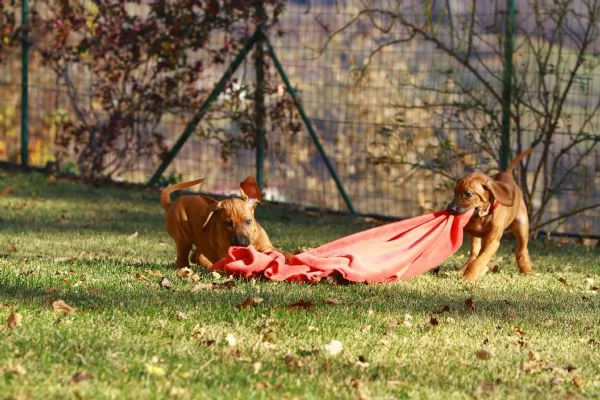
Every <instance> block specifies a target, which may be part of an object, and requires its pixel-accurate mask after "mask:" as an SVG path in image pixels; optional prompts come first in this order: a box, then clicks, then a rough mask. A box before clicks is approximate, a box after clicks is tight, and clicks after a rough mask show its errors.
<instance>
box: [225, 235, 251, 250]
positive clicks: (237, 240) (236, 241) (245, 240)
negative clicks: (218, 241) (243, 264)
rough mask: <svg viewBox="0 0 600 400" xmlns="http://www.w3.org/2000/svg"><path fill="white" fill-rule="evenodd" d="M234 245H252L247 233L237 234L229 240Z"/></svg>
mask: <svg viewBox="0 0 600 400" xmlns="http://www.w3.org/2000/svg"><path fill="white" fill-rule="evenodd" d="M229 241H230V243H231V245H232V246H239V247H248V246H250V238H249V237H248V236H246V235H242V234H239V233H238V234H235V235H233V236H232V237H231V239H230V240H229Z"/></svg>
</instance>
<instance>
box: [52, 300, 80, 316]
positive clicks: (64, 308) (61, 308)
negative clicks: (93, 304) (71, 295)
mask: <svg viewBox="0 0 600 400" xmlns="http://www.w3.org/2000/svg"><path fill="white" fill-rule="evenodd" d="M52 308H53V309H54V311H57V312H62V313H64V314H72V313H74V312H75V310H76V308H75V307H72V306H70V305H68V304H67V303H65V302H64V301H63V300H55V301H53V302H52Z"/></svg>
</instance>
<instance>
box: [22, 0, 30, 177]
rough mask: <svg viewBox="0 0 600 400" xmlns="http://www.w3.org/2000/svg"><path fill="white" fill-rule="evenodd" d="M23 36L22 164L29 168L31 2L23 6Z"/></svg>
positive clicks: (25, 2) (26, 1)
mask: <svg viewBox="0 0 600 400" xmlns="http://www.w3.org/2000/svg"><path fill="white" fill-rule="evenodd" d="M21 19H22V26H23V35H22V37H21V164H22V165H23V167H25V168H28V167H29V152H28V147H29V135H28V132H29V127H28V125H29V121H28V119H29V118H28V117H29V113H28V111H29V1H28V0H23V4H22V6H21Z"/></svg>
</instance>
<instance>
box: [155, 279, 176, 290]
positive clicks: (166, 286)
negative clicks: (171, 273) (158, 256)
mask: <svg viewBox="0 0 600 400" xmlns="http://www.w3.org/2000/svg"><path fill="white" fill-rule="evenodd" d="M158 286H160V287H161V288H163V289H171V288H172V287H173V284H172V283H171V281H170V280H169V279H167V277H165V276H163V277H162V278H160V281H158Z"/></svg>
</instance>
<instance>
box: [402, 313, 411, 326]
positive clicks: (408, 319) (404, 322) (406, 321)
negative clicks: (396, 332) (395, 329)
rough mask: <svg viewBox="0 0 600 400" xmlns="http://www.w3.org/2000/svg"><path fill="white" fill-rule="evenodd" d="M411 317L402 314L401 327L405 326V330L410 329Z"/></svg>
mask: <svg viewBox="0 0 600 400" xmlns="http://www.w3.org/2000/svg"><path fill="white" fill-rule="evenodd" d="M412 319H413V317H412V315H410V314H404V319H403V320H402V326H405V327H407V328H410V327H412Z"/></svg>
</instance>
